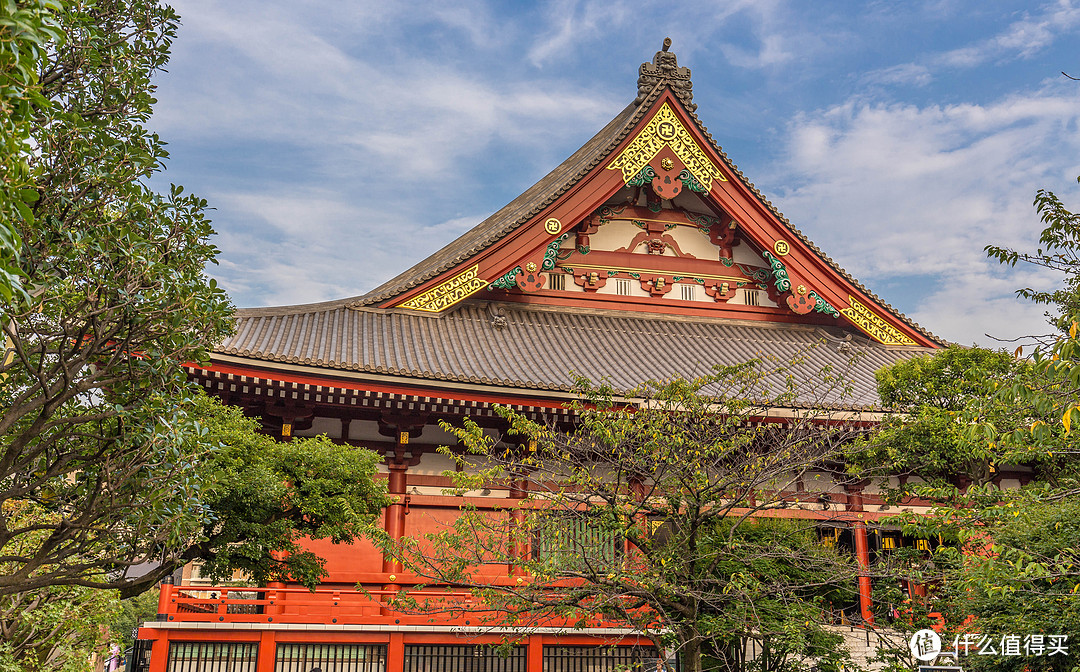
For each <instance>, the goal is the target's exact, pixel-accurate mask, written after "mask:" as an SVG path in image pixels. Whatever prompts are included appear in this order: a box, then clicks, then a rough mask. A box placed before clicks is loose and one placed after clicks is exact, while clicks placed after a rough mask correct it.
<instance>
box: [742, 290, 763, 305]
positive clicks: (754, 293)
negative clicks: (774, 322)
mask: <svg viewBox="0 0 1080 672" xmlns="http://www.w3.org/2000/svg"><path fill="white" fill-rule="evenodd" d="M743 303H745V304H746V305H748V306H760V305H761V297H760V295H759V292H758V290H756V289H744V290H743Z"/></svg>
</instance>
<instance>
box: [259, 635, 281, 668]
mask: <svg viewBox="0 0 1080 672" xmlns="http://www.w3.org/2000/svg"><path fill="white" fill-rule="evenodd" d="M276 662H277V642H276V641H275V640H274V631H273V630H263V631H262V634H261V635H260V636H259V658H258V660H257V661H256V662H255V672H274V664H275V663H276Z"/></svg>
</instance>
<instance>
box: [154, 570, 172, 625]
mask: <svg viewBox="0 0 1080 672" xmlns="http://www.w3.org/2000/svg"><path fill="white" fill-rule="evenodd" d="M160 591H161V592H160V593H158V602H157V620H159V621H167V620H169V617H168V614H169V612H174V611H175V610H174V609H172V608H171V607H172V598H173V594H174V591H175V588H173V577H172V576H166V577H165V578H164V579H162V580H161V588H160Z"/></svg>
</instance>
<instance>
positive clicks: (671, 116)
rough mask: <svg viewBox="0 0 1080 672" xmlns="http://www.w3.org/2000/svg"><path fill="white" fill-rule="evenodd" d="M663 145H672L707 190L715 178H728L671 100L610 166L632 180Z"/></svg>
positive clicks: (628, 179)
mask: <svg viewBox="0 0 1080 672" xmlns="http://www.w3.org/2000/svg"><path fill="white" fill-rule="evenodd" d="M664 147H670V148H671V151H672V152H674V153H675V156H677V157H679V160H680V161H682V162H683V164H684V165H685V166H686V169H687V170H689V171H690V174H691V175H693V176H694V178H695V179H696V180H697V181H698V182H700V183H701V186H703V187H705V191H709V190H710V189H712V183H713V180H719V181H721V182H727V178H726V177H724V174H723V173H721V172H720V169H719V168H717V167H716V165H715V164H714V163H713V162H712V160H710V159H709V157H708V155H707V154H705V152H704V151H702V149H701V147H699V146H698V144H697V143H696V142H694V137H693V136H692V135H690V131H688V130H686V127H685V126H683V125H682V122H681V121H679V117H678V116H676V114H675V111H674V110H672V109H671V105H669V104H668V103H664V104H663V105H661V106H660V109H659V110H657V111H656V114H655V115H653V118H652V119H651V120H649V123H648V124H646V125H645V128H643V129H642V130H641V132H640V133H638V135H637V137H635V138H634V139H633V141H631V143H630V144H629V145H627V146H626V149H624V150H623V151H622V152H621V153H620V154H619V155H618V156H617V157H615V160H614V161H612V162H611V164H610V165H609V166H608V167H607V169H608V170H621V171H622V176H623V182H624V183H625V182H629V181H630V180H632V179H634V177H635V176H636V175H637V174H638V173H639V172H641V169H642V168H644V167H645V166H647V165H649V162H650V161H652V160H653V159H654V158H656V155H657V154H658V153H660V150H661V149H663V148H664Z"/></svg>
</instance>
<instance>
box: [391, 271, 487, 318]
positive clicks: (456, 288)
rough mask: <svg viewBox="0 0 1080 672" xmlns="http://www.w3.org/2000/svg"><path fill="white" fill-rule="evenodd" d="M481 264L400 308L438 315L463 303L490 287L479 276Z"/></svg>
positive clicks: (401, 305) (412, 299) (410, 300)
mask: <svg viewBox="0 0 1080 672" xmlns="http://www.w3.org/2000/svg"><path fill="white" fill-rule="evenodd" d="M479 270H480V264H476V265H474V266H473V267H472V268H469V269H467V270H465V271H462V272H461V273H458V274H457V275H455V276H454V277H452V278H450V279H449V280H447V281H446V282H444V283H442V284H440V285H436V286H435V287H433V288H431V289H429V290H428V291H426V292H424V293H423V294H421V295H420V296H417V297H414V298H411V299H409V300H408V301H406V302H404V303H402V304H400V305H399V306H398V307H399V308H409V309H411V310H419V311H421V312H425V313H438V312H441V311H443V310H446V309H447V308H449V307H450V306H452V305H454V304H456V303H458V302H459V301H462V300H464V299H466V298H468V297H470V296H472V295H473V294H475V293H476V292H479V291H480V290H481V289H483V288H485V287H487V286H488V282H487V281H486V280H484V279H482V278H480V277H479V276H478V275H477V274H478V272H479Z"/></svg>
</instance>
